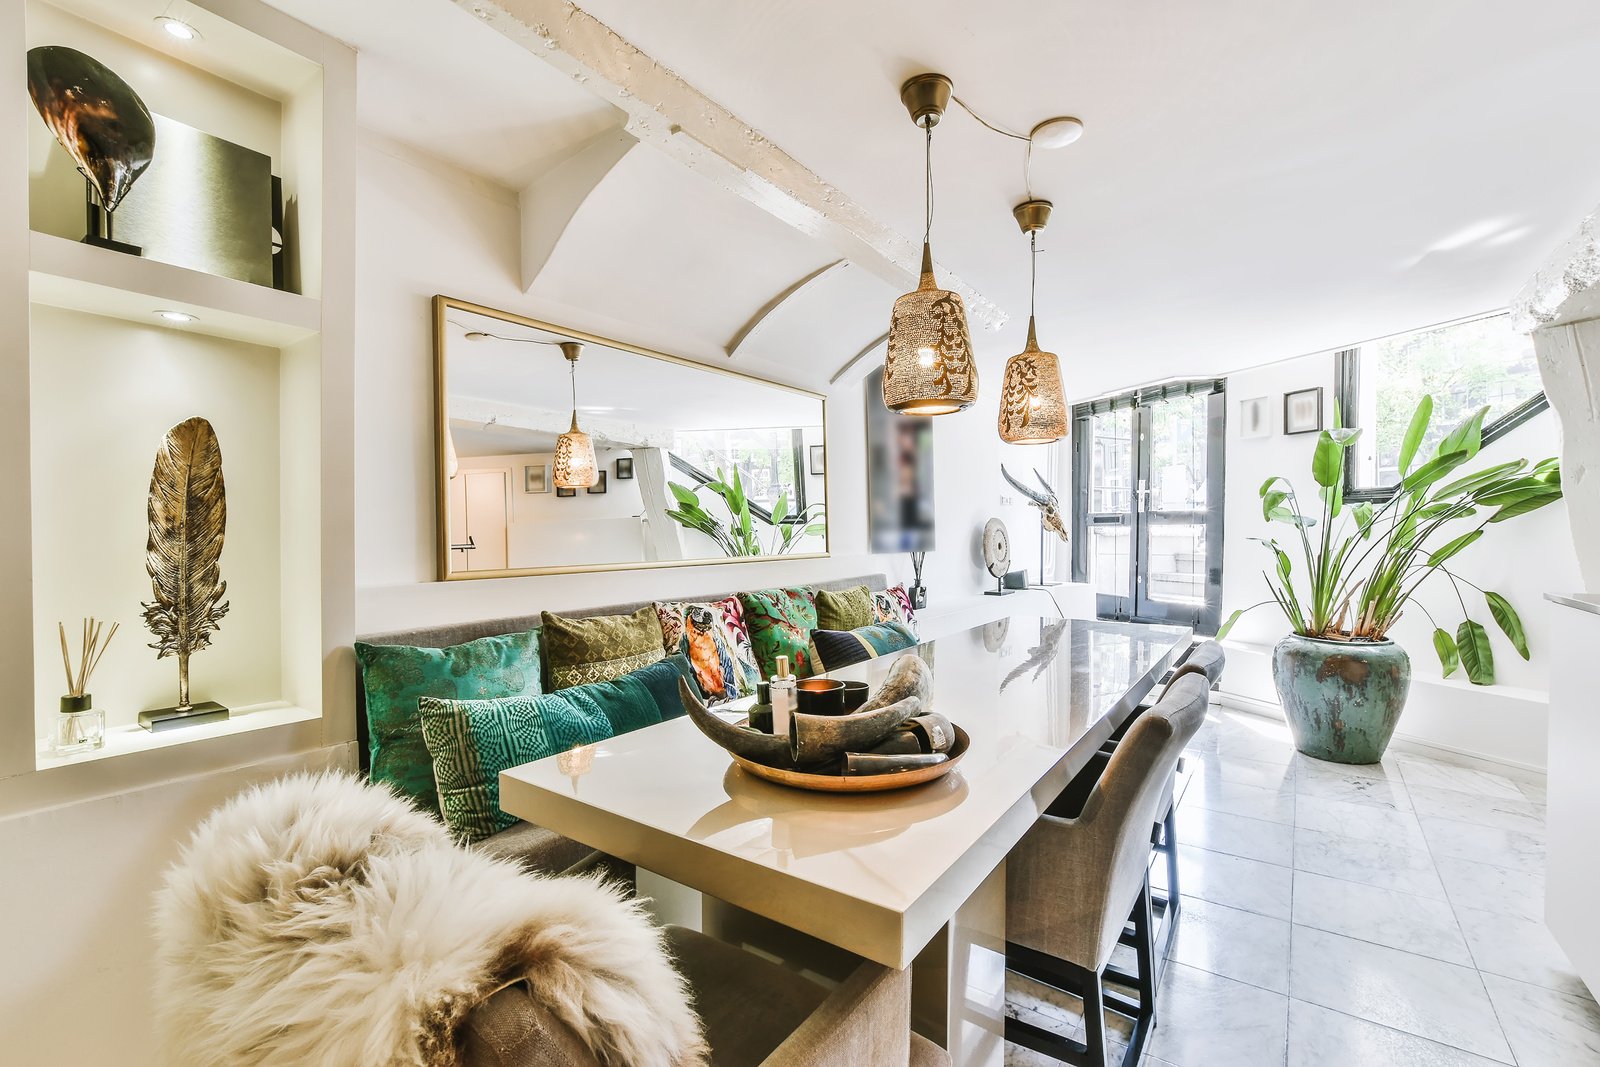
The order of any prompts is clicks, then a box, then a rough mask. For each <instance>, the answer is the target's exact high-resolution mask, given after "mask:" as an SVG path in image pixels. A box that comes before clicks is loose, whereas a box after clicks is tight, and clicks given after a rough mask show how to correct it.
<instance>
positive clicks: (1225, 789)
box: [1183, 778, 1295, 826]
mask: <svg viewBox="0 0 1600 1067" xmlns="http://www.w3.org/2000/svg"><path fill="white" fill-rule="evenodd" d="M1294 802H1295V797H1294V788H1293V786H1288V785H1286V786H1285V787H1284V788H1281V789H1263V788H1261V787H1260V786H1254V785H1241V784H1240V783H1238V782H1229V781H1225V780H1223V779H1221V778H1209V779H1207V778H1196V779H1194V780H1192V781H1190V783H1189V788H1188V789H1186V790H1185V791H1184V794H1183V806H1184V807H1201V808H1208V809H1210V810H1211V811H1220V812H1223V813H1225V814H1228V815H1240V816H1243V817H1245V818H1247V819H1263V820H1265V821H1267V822H1276V823H1283V824H1284V825H1285V826H1293V825H1294Z"/></svg>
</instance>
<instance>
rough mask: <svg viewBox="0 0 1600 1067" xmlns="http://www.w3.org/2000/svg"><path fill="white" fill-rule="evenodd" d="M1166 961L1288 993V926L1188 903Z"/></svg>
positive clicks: (1231, 910)
mask: <svg viewBox="0 0 1600 1067" xmlns="http://www.w3.org/2000/svg"><path fill="white" fill-rule="evenodd" d="M1168 958H1169V959H1171V960H1174V961H1176V962H1178V963H1182V964H1185V965H1186V966H1189V967H1196V968H1199V969H1200V970H1202V971H1210V972H1211V973H1212V974H1220V975H1221V976H1222V977H1224V978H1231V979H1233V980H1234V981H1236V982H1244V983H1246V984H1247V985H1253V986H1259V987H1260V988H1262V989H1269V990H1271V991H1272V992H1274V993H1287V992H1289V924H1288V923H1287V922H1285V921H1284V920H1282V919H1273V918H1270V917H1269V916H1266V915H1257V914H1256V913H1255V912H1250V911H1240V910H1239V909H1237V908H1229V907H1225V906H1223V905H1221V904H1213V903H1211V901H1209V900H1202V899H1201V898H1199V897H1187V898H1185V900H1184V902H1183V911H1182V912H1181V913H1180V914H1179V916H1178V935H1177V940H1176V941H1174V942H1173V945H1172V951H1171V952H1170V953H1169V954H1168ZM1159 1004H1160V1001H1159V1000H1158V1001H1157V1005H1158V1007H1159Z"/></svg>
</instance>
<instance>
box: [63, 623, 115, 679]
mask: <svg viewBox="0 0 1600 1067" xmlns="http://www.w3.org/2000/svg"><path fill="white" fill-rule="evenodd" d="M118 625H119V624H118V623H112V624H111V629H110V630H107V629H106V624H105V623H103V622H100V621H98V620H96V619H84V620H83V638H82V644H81V645H80V651H79V653H78V668H77V671H76V672H74V671H73V667H72V653H71V652H70V651H69V650H68V648H67V625H66V623H59V622H58V623H56V629H57V630H58V631H59V632H60V634H61V665H62V667H63V668H64V669H65V670H66V674H67V696H69V697H81V696H83V695H84V694H85V693H87V692H88V691H89V679H90V678H92V677H93V676H94V670H95V668H96V667H98V666H100V659H101V657H102V656H104V655H105V654H106V648H107V647H108V646H109V645H110V644H111V639H112V638H113V637H115V636H117V627H118Z"/></svg>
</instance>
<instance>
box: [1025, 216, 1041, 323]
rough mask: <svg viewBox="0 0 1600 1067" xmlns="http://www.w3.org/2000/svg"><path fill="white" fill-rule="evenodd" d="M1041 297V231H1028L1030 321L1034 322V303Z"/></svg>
mask: <svg viewBox="0 0 1600 1067" xmlns="http://www.w3.org/2000/svg"><path fill="white" fill-rule="evenodd" d="M1038 296H1039V231H1038V230H1029V231H1028V321H1029V322H1030V323H1031V322H1032V321H1033V312H1034V303H1035V301H1036V300H1037V299H1038Z"/></svg>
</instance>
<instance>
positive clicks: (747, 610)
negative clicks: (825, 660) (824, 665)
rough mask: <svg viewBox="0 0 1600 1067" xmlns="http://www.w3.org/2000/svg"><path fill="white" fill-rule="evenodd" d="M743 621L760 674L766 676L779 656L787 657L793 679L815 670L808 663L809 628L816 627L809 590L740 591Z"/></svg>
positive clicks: (771, 672)
mask: <svg viewBox="0 0 1600 1067" xmlns="http://www.w3.org/2000/svg"><path fill="white" fill-rule="evenodd" d="M739 603H740V604H742V605H743V606H744V622H745V626H746V627H747V628H748V629H749V631H750V644H751V646H752V647H753V648H754V649H755V654H756V663H757V664H759V665H760V667H761V676H762V677H763V678H770V677H771V676H772V674H773V672H774V671H775V670H776V669H777V661H778V657H779V656H788V657H789V667H790V669H791V670H792V671H794V674H795V676H796V677H797V678H809V677H810V676H811V675H812V674H815V673H816V672H815V671H814V670H813V669H812V665H811V649H810V641H811V631H812V630H815V629H816V628H817V601H816V598H815V596H813V595H812V592H811V590H809V589H805V588H798V587H797V588H792V589H760V590H757V591H756V592H753V593H740V594H739Z"/></svg>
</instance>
